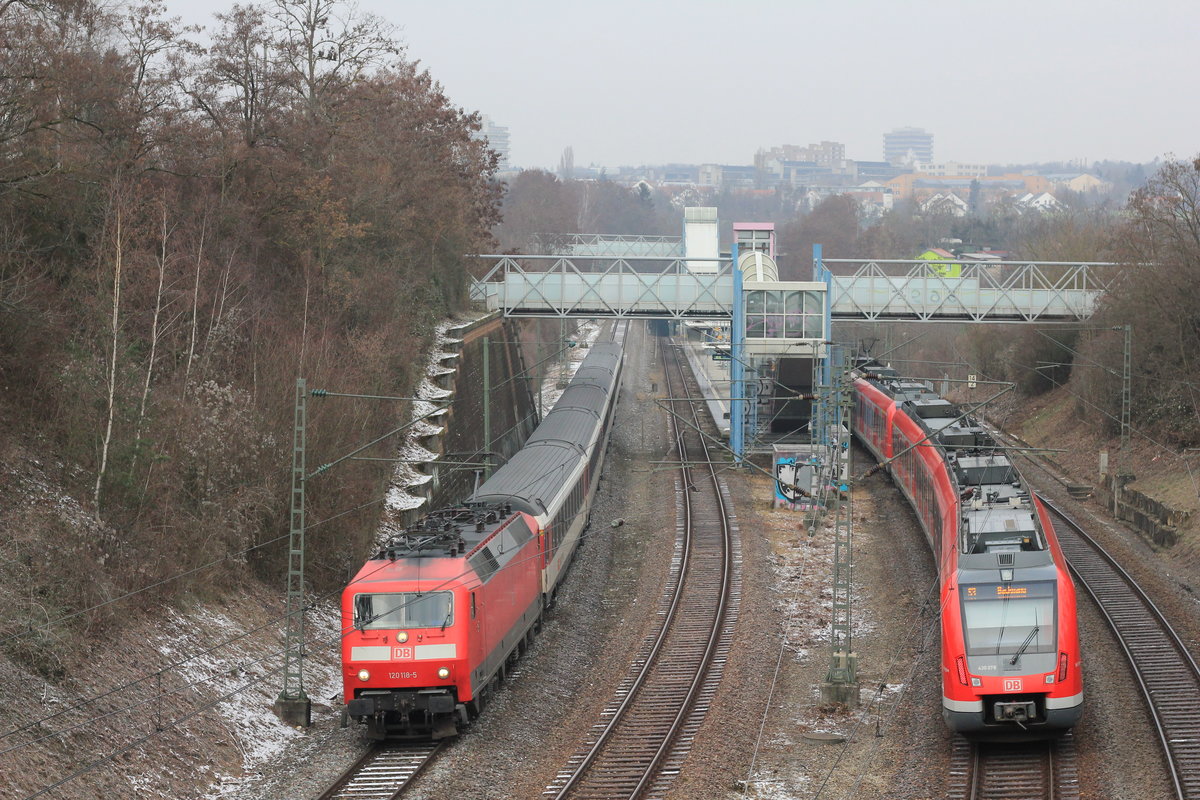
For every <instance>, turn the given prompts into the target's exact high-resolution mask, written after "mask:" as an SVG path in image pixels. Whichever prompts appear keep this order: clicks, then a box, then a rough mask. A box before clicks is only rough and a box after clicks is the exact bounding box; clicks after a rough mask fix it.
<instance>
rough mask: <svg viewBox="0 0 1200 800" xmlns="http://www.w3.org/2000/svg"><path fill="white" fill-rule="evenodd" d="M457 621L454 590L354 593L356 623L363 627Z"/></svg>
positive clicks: (432, 625)
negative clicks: (455, 618) (455, 617)
mask: <svg viewBox="0 0 1200 800" xmlns="http://www.w3.org/2000/svg"><path fill="white" fill-rule="evenodd" d="M453 623H454V593H453V592H420V593H418V592H388V593H385V594H356V595H354V626H355V627H356V628H362V629H364V630H378V629H380V628H387V629H390V630H398V629H405V628H442V627H449V626H450V625H452V624H453Z"/></svg>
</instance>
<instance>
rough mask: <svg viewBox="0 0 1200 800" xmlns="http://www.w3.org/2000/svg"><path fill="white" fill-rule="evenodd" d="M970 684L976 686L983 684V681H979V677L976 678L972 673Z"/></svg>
mask: <svg viewBox="0 0 1200 800" xmlns="http://www.w3.org/2000/svg"><path fill="white" fill-rule="evenodd" d="M971 685H972V686H976V687H979V686H983V681H981V680H980V679H979V678H976V677H975V676H974V675H972V676H971Z"/></svg>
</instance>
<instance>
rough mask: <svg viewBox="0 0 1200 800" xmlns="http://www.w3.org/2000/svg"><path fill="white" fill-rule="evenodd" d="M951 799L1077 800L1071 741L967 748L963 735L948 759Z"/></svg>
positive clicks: (971, 745) (1068, 738) (1067, 738)
mask: <svg viewBox="0 0 1200 800" xmlns="http://www.w3.org/2000/svg"><path fill="white" fill-rule="evenodd" d="M947 797H948V798H949V800H1078V798H1079V765H1078V759H1077V758H1076V751H1075V740H1074V737H1073V736H1072V735H1071V734H1070V733H1068V734H1065V735H1064V736H1062V737H1061V738H1059V739H1055V740H1050V741H1044V742H1025V743H1021V744H990V743H971V742H968V741H967V740H966V739H964V738H962V737H961V736H960V737H958V738H956V739H955V740H954V749H953V751H952V752H951V754H950V789H949V792H948V794H947Z"/></svg>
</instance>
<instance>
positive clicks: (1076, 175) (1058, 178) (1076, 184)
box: [1045, 172, 1113, 194]
mask: <svg viewBox="0 0 1200 800" xmlns="http://www.w3.org/2000/svg"><path fill="white" fill-rule="evenodd" d="M1045 177H1046V179H1047V180H1049V181H1050V182H1051V183H1052V184H1054V186H1055V188H1063V189H1070V190H1071V191H1072V192H1081V193H1082V192H1095V193H1097V194H1104V193H1107V192H1111V191H1112V188H1113V185H1112V183H1110V182H1109V181H1106V180H1104V179H1103V178H1097V177H1096V176H1095V175H1091V174H1088V173H1086V172H1067V173H1052V174H1050V175H1047V176H1045Z"/></svg>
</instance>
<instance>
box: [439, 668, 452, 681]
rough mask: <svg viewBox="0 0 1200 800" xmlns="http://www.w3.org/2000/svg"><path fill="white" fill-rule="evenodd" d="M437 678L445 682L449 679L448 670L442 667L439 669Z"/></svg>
mask: <svg viewBox="0 0 1200 800" xmlns="http://www.w3.org/2000/svg"><path fill="white" fill-rule="evenodd" d="M438 677H439V678H441V679H442V680H446V678H449V677H450V670H448V669H446V668H445V667H442V668H441V669H439V670H438Z"/></svg>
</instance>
